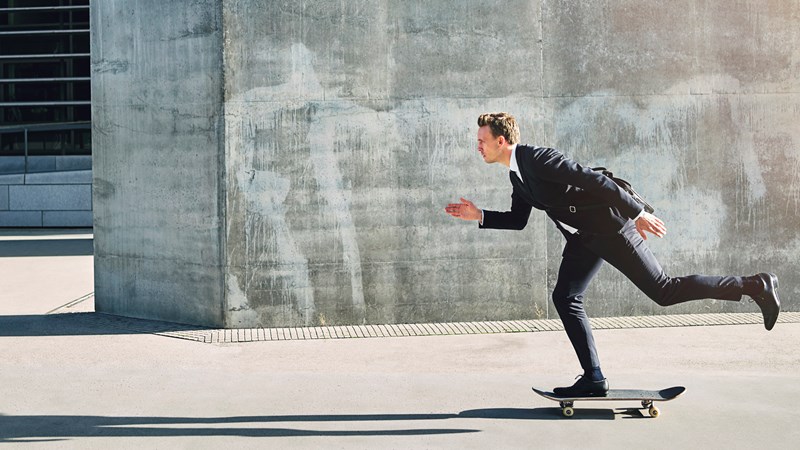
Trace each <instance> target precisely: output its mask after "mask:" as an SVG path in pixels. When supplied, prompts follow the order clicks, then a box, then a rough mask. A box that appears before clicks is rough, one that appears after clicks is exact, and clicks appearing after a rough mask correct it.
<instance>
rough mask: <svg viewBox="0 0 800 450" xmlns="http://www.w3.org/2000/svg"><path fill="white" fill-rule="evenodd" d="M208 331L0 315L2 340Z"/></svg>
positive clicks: (103, 319) (72, 316)
mask: <svg viewBox="0 0 800 450" xmlns="http://www.w3.org/2000/svg"><path fill="white" fill-rule="evenodd" d="M206 329H207V328H204V327H200V326H195V325H183V324H178V323H170V322H160V321H155V320H143V319H134V318H130V317H122V316H113V315H109V314H102V313H96V312H90V313H68V314H49V315H48V314H41V315H22V316H0V337H13V336H15V337H31V336H95V335H116V334H153V333H166V332H175V331H195V330H197V331H201V330H206Z"/></svg>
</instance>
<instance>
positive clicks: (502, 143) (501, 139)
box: [497, 136, 508, 147]
mask: <svg viewBox="0 0 800 450" xmlns="http://www.w3.org/2000/svg"><path fill="white" fill-rule="evenodd" d="M497 139H499V141H497V143H498V144H499V145H500V147H505V146H506V145H507V144H508V141H506V137H505V136H498V137H497Z"/></svg>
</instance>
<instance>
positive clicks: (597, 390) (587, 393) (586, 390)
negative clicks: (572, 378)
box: [553, 375, 608, 397]
mask: <svg viewBox="0 0 800 450" xmlns="http://www.w3.org/2000/svg"><path fill="white" fill-rule="evenodd" d="M553 393H554V394H556V395H557V396H559V397H605V396H606V394H607V393H608V380H606V379H605V378H603V380H602V381H592V380H591V379H589V378H587V377H586V376H583V375H581V376H580V377H579V378H578V381H576V382H575V384H573V385H572V386H570V387H557V388H555V389H553Z"/></svg>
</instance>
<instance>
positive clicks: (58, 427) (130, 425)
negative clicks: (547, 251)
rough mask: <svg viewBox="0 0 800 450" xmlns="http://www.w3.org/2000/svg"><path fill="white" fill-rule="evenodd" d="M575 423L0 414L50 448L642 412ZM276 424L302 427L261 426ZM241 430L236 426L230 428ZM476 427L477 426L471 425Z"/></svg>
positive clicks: (431, 430)
mask: <svg viewBox="0 0 800 450" xmlns="http://www.w3.org/2000/svg"><path fill="white" fill-rule="evenodd" d="M580 413H581V414H578V413H577V412H576V414H575V417H574V418H572V419H565V418H563V417H561V410H560V409H559V408H536V409H521V408H491V409H475V410H469V411H463V412H461V413H458V414H333V415H284V416H241V417H107V416H44V415H42V416H10V415H3V414H0V430H3V432H2V434H1V435H0V442H46V441H61V440H68V439H71V438H82V437H180V436H243V437H302V436H418V435H441V434H461V433H478V432H481V431H482V430H479V429H475V428H471V427H458V426H453V425H457V424H458V420H464V419H489V420H614V419H615V418H616V416H617V415H618V414H622V415H624V416H628V415H629V416H630V417H643V416H642V415H641V414H640V412H639V411H638V410H635V409H630V410H622V411H621V412H620V411H617V412H615V411H614V410H611V409H586V410H582V411H580ZM444 420H448V421H450V422H448V424H449V425H451V426H449V427H420V428H416V427H409V422H417V421H421V422H426V421H444ZM332 422H341V423H342V426H341V429H330V425H326V426H325V427H323V428H328V429H325V430H315V429H311V428H314V426H313V425H314V424H322V423H325V424H330V423H332ZM392 422H396V423H395V425H397V426H396V427H394V426H389V427H384V428H386V429H368V428H371V427H369V426H365V427H364V428H367V429H356V428H357V427H356V426H354V423H364V424H367V423H373V424H375V423H378V424H387V423H392ZM276 423H284V424H287V423H295V424H303V427H302V428H301V427H274V426H266V427H264V426H260V425H271V424H276ZM233 424H237V425H238V426H231V425H233ZM470 425H472V426H474V425H475V422H470Z"/></svg>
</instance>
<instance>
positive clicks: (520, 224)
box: [445, 193, 531, 230]
mask: <svg viewBox="0 0 800 450" xmlns="http://www.w3.org/2000/svg"><path fill="white" fill-rule="evenodd" d="M445 212H447V213H448V214H450V215H451V216H453V217H456V218H459V219H462V220H478V221H480V227H481V228H494V229H503V230H522V229H523V228H525V225H527V224H528V217H530V215H531V206H530V205H529V204H527V203H526V202H525V201H524V200H522V198H520V197H519V195H517V194H516V193H513V194H512V195H511V210H510V211H505V212H498V211H488V210H481V209H479V208H477V207H476V206H475V204H473V203H472V202H471V201H469V200H466V199H464V198H462V199H461V203H450V204H449V205H447V207H446V208H445Z"/></svg>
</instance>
